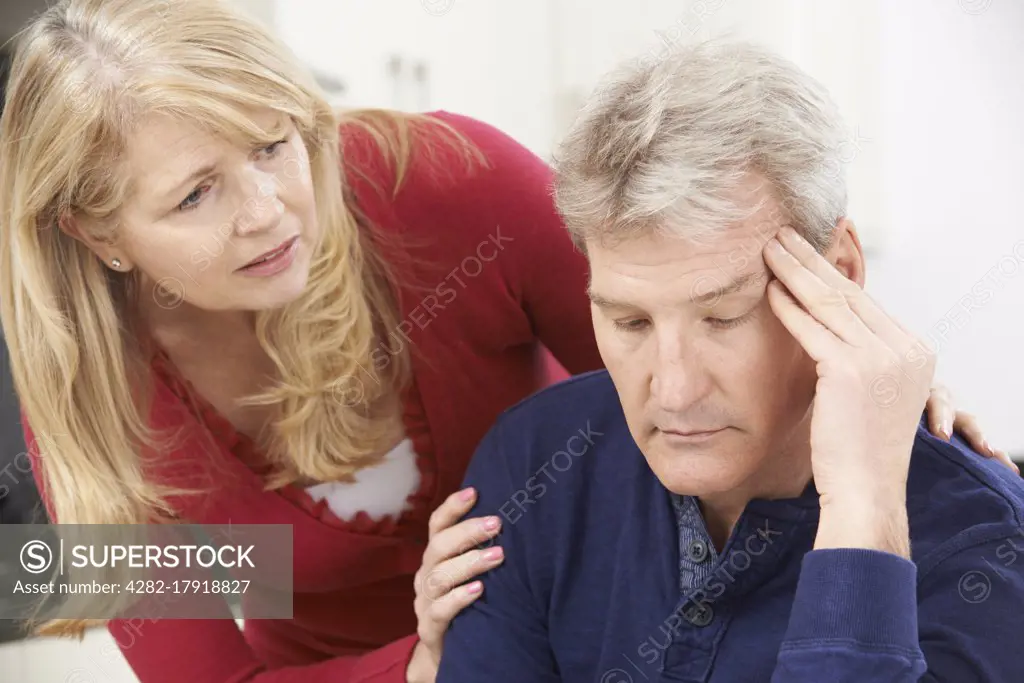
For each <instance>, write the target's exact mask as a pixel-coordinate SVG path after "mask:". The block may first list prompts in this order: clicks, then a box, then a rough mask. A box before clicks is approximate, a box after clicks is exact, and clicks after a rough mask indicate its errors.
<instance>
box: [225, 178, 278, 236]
mask: <svg viewBox="0 0 1024 683" xmlns="http://www.w3.org/2000/svg"><path fill="white" fill-rule="evenodd" d="M242 198H243V200H242V203H241V204H240V205H239V206H238V208H237V209H236V210H235V215H234V216H233V217H232V218H233V223H234V225H235V232H236V233H237V234H238V235H248V234H251V233H257V232H263V231H267V230H271V229H273V228H274V227H276V226H277V224H278V223H279V222H280V220H281V216H283V215H284V204H283V203H282V202H281V200H280V199H279V198H278V180H277V178H276V177H275V176H274V175H273V174H271V173H264V172H262V171H260V170H256V169H253V170H250V171H248V172H247V173H245V174H244V180H243V182H242Z"/></svg>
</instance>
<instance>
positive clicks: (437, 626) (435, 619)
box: [417, 581, 484, 643]
mask: <svg viewBox="0 0 1024 683" xmlns="http://www.w3.org/2000/svg"><path fill="white" fill-rule="evenodd" d="M483 590H484V584H483V582H481V581H474V582H473V583H469V584H466V585H465V586H459V587H458V588H456V589H455V590H453V591H451V592H449V593H448V594H447V595H445V596H443V597H442V598H440V599H439V600H434V601H433V602H432V603H430V607H429V608H428V609H427V611H426V615H425V616H426V618H424V619H420V623H419V628H418V629H417V633H418V634H419V636H420V639H421V640H424V641H426V642H428V643H432V642H438V641H440V640H441V639H442V638H443V637H444V634H445V631H447V630H448V625H449V624H450V623H451V621H452V619H454V618H455V616H456V615H457V614H458V613H459V612H461V611H462V610H464V609H466V607H468V606H469V605H470V604H472V603H473V601H474V600H476V599H477V598H479V597H480V595H482V594H483Z"/></svg>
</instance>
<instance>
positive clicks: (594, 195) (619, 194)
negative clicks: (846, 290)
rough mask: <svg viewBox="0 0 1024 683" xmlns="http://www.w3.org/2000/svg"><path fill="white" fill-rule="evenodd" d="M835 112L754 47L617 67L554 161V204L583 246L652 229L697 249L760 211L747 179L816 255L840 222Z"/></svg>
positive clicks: (804, 80) (701, 50) (717, 46)
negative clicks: (749, 202)
mask: <svg viewBox="0 0 1024 683" xmlns="http://www.w3.org/2000/svg"><path fill="white" fill-rule="evenodd" d="M845 140H846V137H845V131H844V127H843V122H842V120H841V118H840V116H839V114H838V111H837V108H836V107H835V105H834V103H833V102H832V100H831V99H830V97H829V95H828V93H827V92H826V91H825V89H824V87H822V86H821V85H820V84H819V83H818V82H817V81H815V80H814V79H813V78H811V77H810V76H809V75H807V74H806V73H804V72H803V71H801V70H800V69H799V68H798V67H797V66H796V65H794V64H792V63H790V62H789V61H787V60H784V59H782V58H780V57H778V56H776V55H774V54H772V53H771V52H769V51H767V50H765V49H763V48H761V47H758V46H756V45H754V44H750V43H744V42H739V41H737V42H734V41H731V40H723V39H715V40H710V41H706V42H702V43H697V44H692V45H686V46H683V47H680V48H679V49H677V50H674V51H672V52H669V53H666V54H664V55H660V56H659V58H658V59H655V60H644V61H642V62H629V63H626V64H624V65H623V66H621V67H619V68H618V69H617V70H616V71H614V72H613V73H612V74H611V75H610V76H609V77H608V78H607V79H606V80H605V81H603V82H602V84H601V85H600V87H599V88H598V89H597V91H596V92H595V93H594V94H593V95H592V96H591V97H590V98H589V99H588V100H587V102H586V103H585V105H584V107H583V108H582V110H581V113H580V115H579V117H578V119H577V121H576V122H575V124H574V125H573V126H572V127H571V129H570V131H569V132H568V134H567V135H566V136H565V138H564V139H563V142H562V144H561V145H560V147H559V149H558V151H557V153H556V155H555V156H556V163H555V166H556V182H555V191H556V202H557V205H558V209H559V211H560V213H561V214H562V216H563V217H564V219H565V222H566V225H567V227H568V228H569V231H570V233H571V235H572V237H573V239H574V241H575V242H576V244H577V245H578V246H580V247H583V246H584V243H585V242H586V241H587V240H589V239H597V240H599V241H600V240H605V239H609V238H611V239H612V240H615V239H620V238H626V237H629V236H631V235H636V234H639V233H641V232H642V231H645V230H657V231H660V232H664V233H667V234H672V235H677V236H679V237H682V238H686V239H691V240H695V241H699V240H701V239H703V238H705V237H707V236H710V235H713V234H714V233H716V232H719V231H721V230H723V229H725V228H726V227H727V226H728V225H729V224H730V223H732V222H734V221H737V220H742V219H744V218H746V217H748V216H749V215H751V214H752V213H754V212H755V211H757V210H758V208H760V204H759V205H758V206H743V205H742V202H739V201H737V200H738V197H739V195H738V193H739V192H741V188H742V186H743V184H744V181H745V179H747V178H749V174H750V173H751V172H754V173H756V174H758V175H759V176H760V177H761V178H763V179H765V180H767V182H768V183H769V185H770V187H771V190H772V192H773V194H774V196H775V197H776V198H777V199H778V200H779V202H780V204H781V206H782V207H783V211H785V212H786V214H787V216H786V218H787V219H788V220H792V221H793V222H794V224H795V226H796V227H798V228H799V229H801V230H802V231H803V233H804V234H805V236H806V237H807V238H808V239H809V240H810V241H811V242H812V243H813V244H815V245H816V246H818V247H819V248H822V247H824V246H825V245H826V244H827V243H828V242H829V240H830V239H831V235H832V232H833V228H834V227H835V225H836V221H837V220H838V219H839V218H840V217H841V216H842V215H843V214H844V213H845V211H846V202H847V197H846V194H847V192H846V180H845V177H844V171H843V168H842V166H843V164H842V163H841V162H842V158H841V152H842V150H841V147H842V145H843V143H844V141H845Z"/></svg>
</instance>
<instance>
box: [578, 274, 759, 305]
mask: <svg viewBox="0 0 1024 683" xmlns="http://www.w3.org/2000/svg"><path fill="white" fill-rule="evenodd" d="M764 277H765V274H764V273H747V274H746V275H741V276H739V277H738V278H736V279H735V280H733V281H732V282H730V283H729V284H727V285H725V286H714V287H713V288H712V289H710V290H704V289H703V288H700V289H701V291H700V293H699V294H696V296H692V297H691V298H690V301H692V302H693V303H695V304H697V305H698V306H699V305H706V304H709V303H714V302H716V301H718V300H719V299H721V298H722V297H724V296H728V295H730V294H735V293H736V292H739V291H741V290H743V289H746V288H747V287H749V286H750V285H751V284H752V283H754V282H758V281H760V280H762V279H764ZM705 279H708V278H705ZM710 281H711V282H710V284H713V285H718V281H717V280H716V279H714V278H710ZM697 282H702V280H698V281H697ZM587 296H588V297H590V301H591V302H592V303H593V304H594V305H595V306H597V307H598V308H604V309H608V308H636V304H631V303H629V302H628V301H620V300H618V299H612V298H610V297H607V296H604V295H603V294H599V293H598V292H595V291H594V290H593V288H590V287H588V288H587Z"/></svg>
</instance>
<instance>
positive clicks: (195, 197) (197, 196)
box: [178, 185, 210, 211]
mask: <svg viewBox="0 0 1024 683" xmlns="http://www.w3.org/2000/svg"><path fill="white" fill-rule="evenodd" d="M209 191H210V186H209V185H202V186H200V187H197V188H196V189H194V190H192V191H191V192H190V193H189V194H188V196H187V197H185V199H183V200H182V202H181V203H180V204H178V211H190V210H192V209H194V208H196V207H197V206H199V201H200V200H201V199H202V198H203V195H205V194H206V193H207V192H209Z"/></svg>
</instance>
